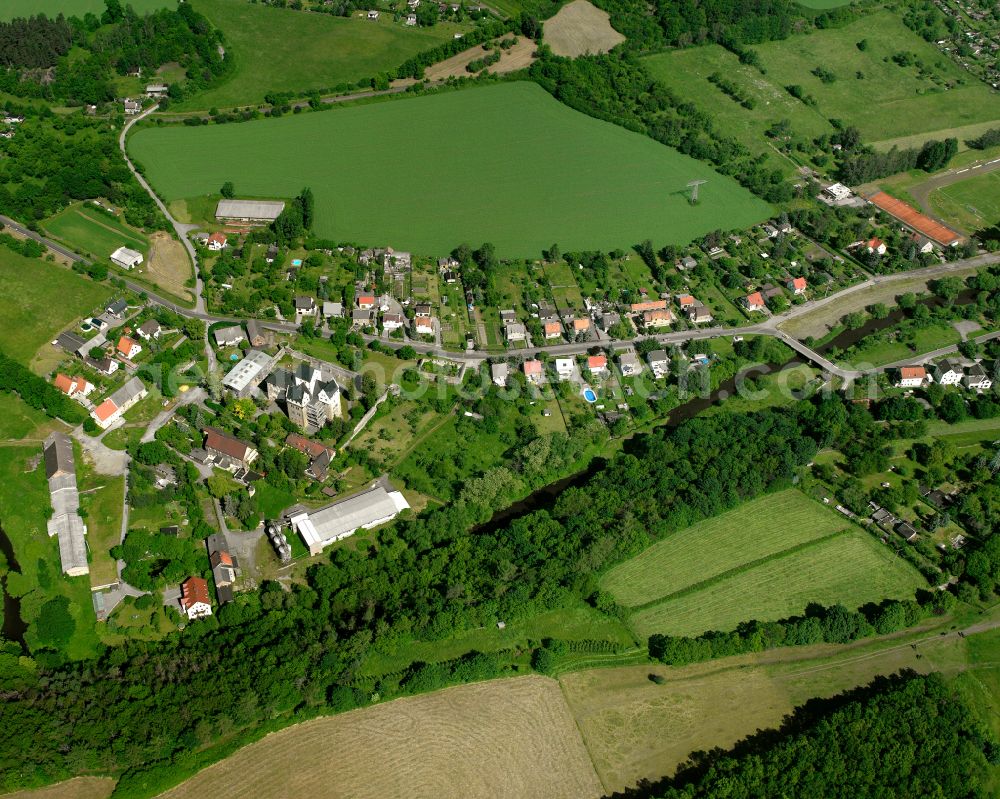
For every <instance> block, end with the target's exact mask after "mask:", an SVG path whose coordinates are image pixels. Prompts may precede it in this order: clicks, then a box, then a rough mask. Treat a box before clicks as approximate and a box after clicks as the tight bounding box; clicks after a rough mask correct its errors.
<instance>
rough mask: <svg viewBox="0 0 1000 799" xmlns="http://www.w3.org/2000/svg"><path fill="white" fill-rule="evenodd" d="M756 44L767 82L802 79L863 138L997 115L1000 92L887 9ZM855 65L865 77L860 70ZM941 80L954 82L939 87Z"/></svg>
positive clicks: (822, 108) (826, 112) (825, 111)
mask: <svg viewBox="0 0 1000 799" xmlns="http://www.w3.org/2000/svg"><path fill="white" fill-rule="evenodd" d="M876 32H877V35H875V33H876ZM862 39H867V41H868V47H867V49H866V50H864V51H862V50H860V49H858V47H857V43H858V42H859V41H860V40H862ZM755 49H756V50H757V51H758V52H759V53H760V58H761V62H762V63H763V65H764V67H765V68H766V69H767V80H768V81H769V82H770V83H772V84H774V85H775V86H777V87H779V88H780V87H784V86H788V85H792V84H795V85H798V86H801V87H802V90H803V91H804V93H805V94H807V95H812V96H813V97H815V98H816V102H817V106H818V109H819V112H820V113H821V114H822V115H823V116H824V117H826V118H837V119H841V120H843V121H844V122H845V123H850V124H853V125H856V126H857V127H858V128H859V129H860V130H861V133H862V135H863V136H864V138H865V139H866V140H868V141H880V140H882V139H890V138H893V137H895V136H903V135H910V134H914V133H921V132H930V131H936V130H940V129H942V128H953V127H958V126H962V125H969V124H972V123H974V122H984V121H986V120H991V119H1000V96H998V95H997V94H996V92H993V91H991V90H990V89H989V88H988V87H987V86H986V85H985V84H982V83H980V82H979V81H976V80H975V79H974V78H972V77H970V76H968V75H967V74H966V73H964V72H963V70H962V69H961V68H960V67H959V66H958V65H957V64H955V63H954V62H953V61H951V60H950V59H949V58H948V57H947V56H946V55H945V54H943V53H940V52H939V51H938V50H937V49H936V48H935V46H934V45H933V44H931V43H928V42H925V41H924V40H923V39H921V38H920V37H918V36H917V35H916V34H915V33H913V31H911V30H910V29H909V28H907V27H906V26H905V25H903V23H902V21H900V19H899V17H898V15H897V14H895V13H893V12H889V11H883V12H879V13H877V14H873V15H871V16H868V17H864V18H862V19H860V20H858V21H856V22H852V23H851V24H850V25H845V26H844V27H842V28H835V29H828V30H823V31H817V32H815V33H811V34H809V35H808V36H792V37H790V38H788V39H785V40H783V41H779V42H769V43H767V44H762V45H759V46H757V47H755ZM901 51H905V52H909V53H912V54H914V55H915V56H916V58H917V59H919V60H920V61H922V62H923V64H924V65H925V66H926V67H927V69H928V71H929V72H931V73H932V74H933V75H934V76H935V78H937V80H936V81H935V80H934V79H932V78H931V77H930V76H929V75H928V76H924V77H921V76H920V75H919V74H918V71H917V68H916V67H915V66H908V67H901V66H898V65H897V64H896V63H894V62H893V61H892V56H893V55H894V54H896V53H898V52H901ZM816 67H823V68H824V69H826V70H828V71H829V72H831V73H833V75H835V76H836V80H834V82H833V83H824V82H823V81H821V80H820V79H819V78H818V77H817V76H815V75H813V74H812V70H813V69H815V68H816ZM858 72H860V73H862V74H863V76H864V77H863V78H858V77H857V73H858ZM943 84H952V85H953V86H954V88H951V89H949V90H945V89H944V85H943Z"/></svg>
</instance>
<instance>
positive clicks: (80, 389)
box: [52, 372, 94, 397]
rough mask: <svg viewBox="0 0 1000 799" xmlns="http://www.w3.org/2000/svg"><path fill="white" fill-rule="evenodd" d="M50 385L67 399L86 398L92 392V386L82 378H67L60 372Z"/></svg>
mask: <svg viewBox="0 0 1000 799" xmlns="http://www.w3.org/2000/svg"><path fill="white" fill-rule="evenodd" d="M52 384H53V385H54V386H55V387H56V388H58V389H59V390H60V391H61V392H62V393H63V394H65V395H66V396H67V397H86V396H87V395H89V394H90V393H91V392H92V391H93V390H94V384H93V383H90V382H89V381H88V380H87V379H86V378H83V377H67V376H66V375H64V374H63V373H62V372H60V373H59V374H57V375H56V379H55V380H53V381H52Z"/></svg>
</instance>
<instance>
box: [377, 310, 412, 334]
mask: <svg viewBox="0 0 1000 799" xmlns="http://www.w3.org/2000/svg"><path fill="white" fill-rule="evenodd" d="M405 326H406V317H405V316H403V315H402V314H400V313H387V314H383V315H382V329H383V330H385V331H386V332H387V333H391V332H392V331H393V330H399V329H400V328H403V327H405Z"/></svg>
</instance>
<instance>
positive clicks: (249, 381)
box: [222, 350, 282, 397]
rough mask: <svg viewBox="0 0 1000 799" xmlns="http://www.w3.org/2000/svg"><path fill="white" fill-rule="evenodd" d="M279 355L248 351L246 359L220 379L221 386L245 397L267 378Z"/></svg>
mask: <svg viewBox="0 0 1000 799" xmlns="http://www.w3.org/2000/svg"><path fill="white" fill-rule="evenodd" d="M281 354H282V353H281V352H279V353H278V355H277V356H271V355H268V354H267V353H266V352H261V351H260V350H250V351H249V352H248V353H247V354H246V357H245V358H244V359H243V360H241V361H240V362H239V363H238V364H236V366H234V367H233V368H232V369H230V370H229V372H228V373H227V374H226V376H225V377H224V378H222V385H223V386H225V387H226V388H228V389H229V390H230V391H232V392H233V393H234V394H237V395H238V396H240V397H244V396H246V395H247V394H248V393H250V391H252V390H253V389H254V388H256V387H257V385H259V384H260V381H261V380H263V379H264V378H265V377H267V374H268V372H270V371H271V368H272V367H273V366H274V364H275V363H276V361H277V358H279V357H280V356H281Z"/></svg>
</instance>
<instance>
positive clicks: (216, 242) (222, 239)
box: [205, 233, 229, 252]
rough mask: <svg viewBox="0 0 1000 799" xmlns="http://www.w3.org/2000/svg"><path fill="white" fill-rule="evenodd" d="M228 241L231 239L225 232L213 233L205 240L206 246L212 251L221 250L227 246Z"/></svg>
mask: <svg viewBox="0 0 1000 799" xmlns="http://www.w3.org/2000/svg"><path fill="white" fill-rule="evenodd" d="M228 241H229V239H228V238H227V237H226V234H225V233H213V234H212V235H211V236H209V237H208V238H207V239H206V240H205V246H206V247H208V249H210V250H211V251H212V252H219V251H220V250H224V249H225V248H226V242H228Z"/></svg>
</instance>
